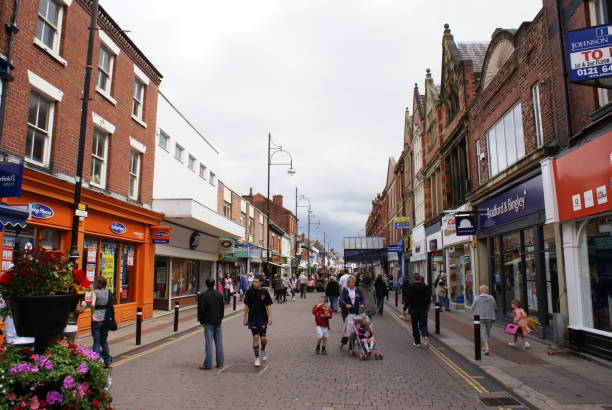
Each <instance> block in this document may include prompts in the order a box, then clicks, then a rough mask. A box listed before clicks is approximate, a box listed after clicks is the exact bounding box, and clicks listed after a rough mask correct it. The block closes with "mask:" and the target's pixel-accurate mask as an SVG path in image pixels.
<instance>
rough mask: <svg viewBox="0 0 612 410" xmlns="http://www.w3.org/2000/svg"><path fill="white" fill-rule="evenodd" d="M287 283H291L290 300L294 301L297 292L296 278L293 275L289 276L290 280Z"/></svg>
mask: <svg viewBox="0 0 612 410" xmlns="http://www.w3.org/2000/svg"><path fill="white" fill-rule="evenodd" d="M289 283H290V285H291V300H292V301H295V293H296V292H297V287H298V280H297V278H296V277H295V275H293V276H292V277H291V280H290V282H289Z"/></svg>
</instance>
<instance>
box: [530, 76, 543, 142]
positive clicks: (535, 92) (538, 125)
mask: <svg viewBox="0 0 612 410" xmlns="http://www.w3.org/2000/svg"><path fill="white" fill-rule="evenodd" d="M531 95H532V97H533V117H534V122H535V131H536V141H537V143H538V148H540V147H541V146H542V145H544V135H543V132H542V108H541V105H540V83H537V84H535V85H534V86H533V87H532V88H531Z"/></svg>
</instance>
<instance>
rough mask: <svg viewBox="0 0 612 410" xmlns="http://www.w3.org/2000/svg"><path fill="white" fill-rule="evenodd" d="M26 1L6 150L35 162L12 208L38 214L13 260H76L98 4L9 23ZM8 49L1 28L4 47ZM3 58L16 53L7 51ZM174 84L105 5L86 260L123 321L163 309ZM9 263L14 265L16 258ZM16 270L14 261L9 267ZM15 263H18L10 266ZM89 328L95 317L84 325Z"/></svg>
mask: <svg viewBox="0 0 612 410" xmlns="http://www.w3.org/2000/svg"><path fill="white" fill-rule="evenodd" d="M15 4H18V5H19V7H20V9H19V10H18V18H17V21H16V25H17V27H18V28H19V32H18V33H17V34H16V36H15V37H14V44H13V47H14V49H13V58H12V61H11V64H12V65H13V66H14V69H13V71H12V75H13V76H14V81H13V82H12V83H10V86H9V87H6V85H5V87H4V91H5V92H7V91H8V94H7V99H6V106H5V107H4V108H5V117H4V120H5V121H4V132H3V139H2V145H1V146H0V149H2V150H3V151H4V152H5V153H6V154H7V155H8V157H9V159H10V160H12V161H16V162H21V163H23V164H25V173H24V180H23V192H22V196H21V197H20V198H10V199H8V202H9V203H29V204H31V206H32V217H31V219H29V220H28V221H27V227H26V228H24V229H23V230H21V231H20V232H17V231H16V230H15V229H14V228H11V227H7V229H5V231H4V232H3V233H0V240H2V242H3V245H4V247H5V249H6V250H7V251H8V250H10V252H8V253H7V252H5V254H4V255H5V257H8V256H9V255H10V253H13V254H16V253H17V251H20V250H23V249H27V248H29V247H43V248H47V249H55V250H61V251H64V252H66V253H68V250H69V248H70V230H71V228H72V215H73V213H74V211H73V209H72V201H73V192H74V182H75V171H76V166H77V164H76V158H77V143H78V136H79V124H80V116H81V115H80V114H81V99H82V87H83V71H84V64H85V57H86V51H87V38H88V26H89V22H90V16H89V15H90V5H91V3H90V2H89V1H85V0H77V1H72V0H40V1H39V0H36V1H31V2H21V3H18V2H3V3H2V4H1V5H0V21H1V22H2V24H3V25H4V24H6V23H9V19H10V18H11V15H12V13H13V9H12V8H13V6H14V5H15ZM6 43H7V37H6V32H5V31H4V30H2V31H1V32H0V44H2V47H4V45H5V44H6ZM1 51H2V52H3V53H4V52H5V50H4V49H3V50H1ZM161 79H162V76H161V74H160V73H159V71H157V69H156V68H155V67H154V66H153V64H152V63H151V62H150V61H149V60H148V59H147V58H146V56H145V55H144V54H142V52H141V51H140V50H139V49H138V48H137V46H136V45H135V44H134V43H133V42H132V41H131V40H130V39H129V38H128V37H127V36H126V34H125V32H124V31H122V30H121V28H120V27H119V26H118V25H117V23H115V21H113V19H112V18H111V17H110V16H109V15H108V14H107V13H106V11H105V10H104V9H102V8H100V9H99V13H98V30H97V31H96V35H95V44H94V69H93V75H92V87H91V90H92V93H91V96H90V97H91V101H90V111H89V112H88V115H87V127H86V144H85V156H84V163H83V165H84V168H83V169H84V172H83V193H82V199H81V202H82V203H84V204H86V205H88V207H89V213H88V216H87V217H86V218H83V219H82V220H81V222H80V223H79V228H78V229H79V236H78V247H79V250H80V253H81V259H80V260H79V264H80V265H81V266H82V267H83V269H84V270H85V271H86V272H87V275H88V276H89V278H90V279H93V278H94V277H97V276H103V277H105V278H106V279H107V280H108V286H109V289H111V290H112V291H113V292H114V293H115V296H116V300H117V303H118V305H117V308H116V314H117V320H118V322H125V321H129V320H134V319H135V317H136V308H137V307H142V308H143V313H144V316H145V317H149V316H151V314H152V310H153V300H152V299H153V275H152V272H153V260H154V246H153V245H152V244H151V237H150V228H151V227H152V226H154V225H158V224H159V222H160V220H161V215H160V214H158V213H156V212H153V211H152V210H151V200H152V182H153V161H154V156H155V150H154V144H155V128H156V110H157V93H158V86H159V84H160V82H161ZM7 262H9V265H10V261H7ZM3 265H4V264H3ZM6 266H7V265H6ZM88 326H89V312H86V313H84V314H83V315H81V328H82V329H86V328H88Z"/></svg>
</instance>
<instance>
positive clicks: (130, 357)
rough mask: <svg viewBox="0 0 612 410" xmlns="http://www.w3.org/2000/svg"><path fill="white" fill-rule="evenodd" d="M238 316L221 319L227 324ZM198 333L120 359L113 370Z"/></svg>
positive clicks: (197, 330) (194, 332)
mask: <svg viewBox="0 0 612 410" xmlns="http://www.w3.org/2000/svg"><path fill="white" fill-rule="evenodd" d="M239 316H240V314H238V313H236V314H234V315H232V316H230V317H227V318H225V319H223V323H225V322H228V321H230V320H232V319H234V318H236V317H239ZM199 333H202V328H201V327H198V328H197V329H196V330H194V331H193V332H189V333H186V334H184V335H182V336H180V337H177V338H176V339H171V340H168V341H167V342H165V343H162V344H160V345H157V346H155V347H152V348H150V349H147V350H144V351H142V352H140V353H136V354H134V355H130V356H127V357H126V358H125V359H121V360H119V361H118V362H115V363H113V368H115V367H119V366H121V365H124V364H126V363H127V362H129V361H132V360H134V359H138V358H139V357H142V356H146V355H148V354H149V353H153V352H156V351H158V350H160V349H163V348H164V347H167V346H170V345H172V344H174V343H176V342H180V341H181V340H184V339H187V338H189V337H191V336H194V335H196V334H199Z"/></svg>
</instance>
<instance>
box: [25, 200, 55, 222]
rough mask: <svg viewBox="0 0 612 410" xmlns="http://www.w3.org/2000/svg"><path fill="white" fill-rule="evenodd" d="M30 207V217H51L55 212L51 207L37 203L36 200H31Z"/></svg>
mask: <svg viewBox="0 0 612 410" xmlns="http://www.w3.org/2000/svg"><path fill="white" fill-rule="evenodd" d="M30 207H31V208H32V218H36V219H51V218H53V215H55V212H53V208H50V207H48V206H47V205H45V204H39V203H38V202H32V203H31V204H30Z"/></svg>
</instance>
